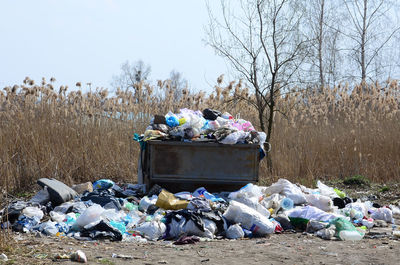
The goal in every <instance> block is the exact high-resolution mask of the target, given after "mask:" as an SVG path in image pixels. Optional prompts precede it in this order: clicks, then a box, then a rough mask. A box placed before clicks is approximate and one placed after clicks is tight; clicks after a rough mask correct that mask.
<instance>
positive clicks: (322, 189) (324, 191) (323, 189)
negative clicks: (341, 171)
mask: <svg viewBox="0 0 400 265" xmlns="http://www.w3.org/2000/svg"><path fill="white" fill-rule="evenodd" d="M317 187H318V190H319V193H320V194H321V195H324V196H328V197H329V198H331V199H333V198H336V197H339V196H338V195H337V194H336V192H335V190H334V189H333V188H331V187H329V186H327V185H325V184H324V183H322V182H321V181H319V180H318V181H317Z"/></svg>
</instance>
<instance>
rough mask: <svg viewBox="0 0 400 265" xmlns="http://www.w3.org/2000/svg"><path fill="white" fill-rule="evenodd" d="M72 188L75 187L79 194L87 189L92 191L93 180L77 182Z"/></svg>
mask: <svg viewBox="0 0 400 265" xmlns="http://www.w3.org/2000/svg"><path fill="white" fill-rule="evenodd" d="M72 189H74V190H75V191H76V192H77V193H78V194H83V193H84V192H85V191H88V192H92V191H93V184H92V183H91V182H85V183H81V184H76V185H73V186H72Z"/></svg>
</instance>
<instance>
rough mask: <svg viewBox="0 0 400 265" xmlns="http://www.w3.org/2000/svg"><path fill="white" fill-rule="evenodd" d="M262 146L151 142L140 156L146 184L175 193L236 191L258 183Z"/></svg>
mask: <svg viewBox="0 0 400 265" xmlns="http://www.w3.org/2000/svg"><path fill="white" fill-rule="evenodd" d="M259 158H260V152H259V146H258V145H251V144H236V145H224V144H219V143H209V142H176V141H148V142H147V144H146V148H145V149H144V151H142V153H141V160H142V161H141V168H142V175H143V183H145V184H146V185H147V187H148V188H151V187H152V186H153V185H154V184H159V185H160V186H162V187H165V188H167V189H169V190H170V191H172V192H175V191H182V190H187V191H194V190H195V189H196V188H198V187H205V188H206V189H208V190H209V191H213V190H215V191H217V190H226V191H228V190H235V189H238V188H240V187H242V186H244V185H246V184H247V183H255V182H257V181H258V168H259Z"/></svg>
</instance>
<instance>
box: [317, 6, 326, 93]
mask: <svg viewBox="0 0 400 265" xmlns="http://www.w3.org/2000/svg"><path fill="white" fill-rule="evenodd" d="M320 8H321V10H320V16H319V23H318V26H319V33H318V62H319V65H318V67H319V84H320V92H322V90H323V88H324V86H325V80H324V69H323V62H322V44H323V36H322V34H323V25H324V11H325V10H324V9H325V0H321V4H320Z"/></svg>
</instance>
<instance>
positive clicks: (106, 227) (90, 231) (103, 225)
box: [80, 220, 122, 241]
mask: <svg viewBox="0 0 400 265" xmlns="http://www.w3.org/2000/svg"><path fill="white" fill-rule="evenodd" d="M80 234H81V236H82V237H89V238H92V239H110V240H111V241H121V240H122V233H121V231H119V230H118V229H117V228H114V227H113V226H112V225H111V224H110V223H108V222H106V221H104V220H101V221H98V222H97V223H90V224H88V225H87V226H85V227H84V229H83V230H81V232H80Z"/></svg>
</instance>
